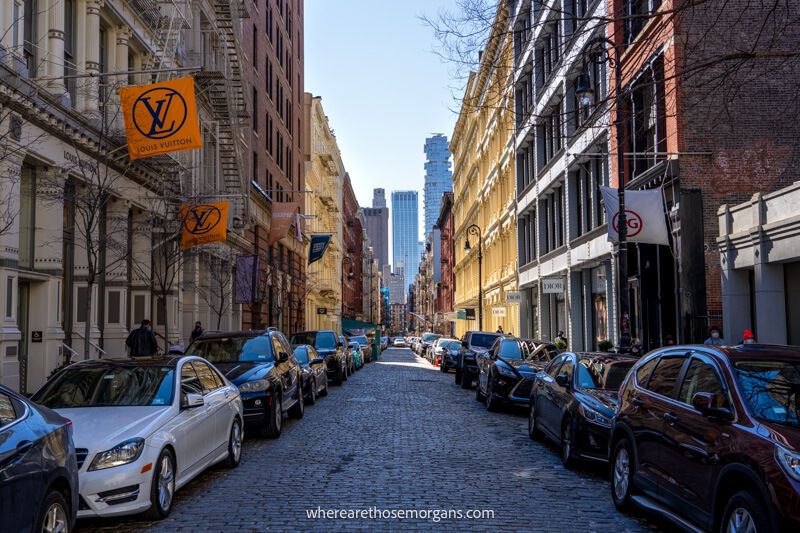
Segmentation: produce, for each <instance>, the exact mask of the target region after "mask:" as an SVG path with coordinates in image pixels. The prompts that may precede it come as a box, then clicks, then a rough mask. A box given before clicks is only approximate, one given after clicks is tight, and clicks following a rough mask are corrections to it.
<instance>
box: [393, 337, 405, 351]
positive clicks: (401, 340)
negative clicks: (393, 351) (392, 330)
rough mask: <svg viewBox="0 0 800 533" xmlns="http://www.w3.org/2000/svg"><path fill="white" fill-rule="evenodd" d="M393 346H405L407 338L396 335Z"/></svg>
mask: <svg viewBox="0 0 800 533" xmlns="http://www.w3.org/2000/svg"><path fill="white" fill-rule="evenodd" d="M392 346H394V347H395V348H405V347H406V340H405V339H404V338H403V337H395V338H394V342H393V343H392Z"/></svg>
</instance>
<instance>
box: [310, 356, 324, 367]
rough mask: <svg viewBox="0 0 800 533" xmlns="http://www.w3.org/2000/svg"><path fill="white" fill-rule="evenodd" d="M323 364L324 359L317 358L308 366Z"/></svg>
mask: <svg viewBox="0 0 800 533" xmlns="http://www.w3.org/2000/svg"><path fill="white" fill-rule="evenodd" d="M324 362H325V359H323V358H322V357H317V358H316V359H312V360H311V363H310V364H312V365H320V364H322V363H324Z"/></svg>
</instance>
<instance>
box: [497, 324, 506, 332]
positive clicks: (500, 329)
mask: <svg viewBox="0 0 800 533" xmlns="http://www.w3.org/2000/svg"><path fill="white" fill-rule="evenodd" d="M497 333H505V332H504V331H503V326H497Z"/></svg>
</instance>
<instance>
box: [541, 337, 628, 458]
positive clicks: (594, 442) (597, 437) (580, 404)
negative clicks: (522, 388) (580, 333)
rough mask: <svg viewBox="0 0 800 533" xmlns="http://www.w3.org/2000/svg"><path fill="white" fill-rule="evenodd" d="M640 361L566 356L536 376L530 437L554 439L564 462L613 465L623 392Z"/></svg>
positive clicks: (606, 355)
mask: <svg viewBox="0 0 800 533" xmlns="http://www.w3.org/2000/svg"><path fill="white" fill-rule="evenodd" d="M634 363H636V359H635V358H634V357H632V356H630V355H622V354H611V353H606V352H598V353H574V352H565V353H563V354H561V355H559V356H558V357H556V358H555V359H553V360H552V361H551V362H550V363H549V364H548V365H547V366H546V367H544V369H543V370H542V371H541V372H539V373H537V374H536V378H535V379H534V383H533V390H532V391H531V396H530V402H529V406H528V408H529V416H528V435H529V436H530V437H531V438H532V439H539V438H541V436H542V435H545V436H547V437H549V438H550V439H551V440H553V441H554V442H555V443H556V444H558V445H560V447H561V461H562V462H563V463H564V465H565V466H572V465H574V464H575V462H576V461H577V460H578V459H581V458H587V459H597V460H601V461H606V460H608V442H609V436H610V434H611V420H612V418H613V417H614V409H615V408H616V406H617V392H618V390H619V387H620V385H621V384H622V382H623V380H624V379H625V376H626V375H627V373H628V371H629V370H630V369H631V367H632V366H633V365H634Z"/></svg>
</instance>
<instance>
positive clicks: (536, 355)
mask: <svg viewBox="0 0 800 533" xmlns="http://www.w3.org/2000/svg"><path fill="white" fill-rule="evenodd" d="M531 346H532V343H531V342H530V341H526V340H525V339H519V338H516V337H511V336H507V337H498V338H497V339H496V340H495V342H494V344H493V345H492V347H491V348H490V349H489V350H488V351H487V352H483V353H480V354H478V356H477V363H478V386H477V388H476V389H475V399H476V400H478V401H485V402H486V408H487V409H488V410H489V411H494V410H496V409H497V408H498V407H499V406H500V405H501V404H503V403H511V404H518V405H527V404H528V402H529V401H530V398H531V390H532V389H533V381H534V379H535V378H536V373H537V372H539V371H540V370H541V369H542V368H544V366H545V365H546V364H547V363H549V362H550V354H551V352H550V351H549V350H545V349H542V350H538V351H534V352H532V351H531V349H530V348H531Z"/></svg>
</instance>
